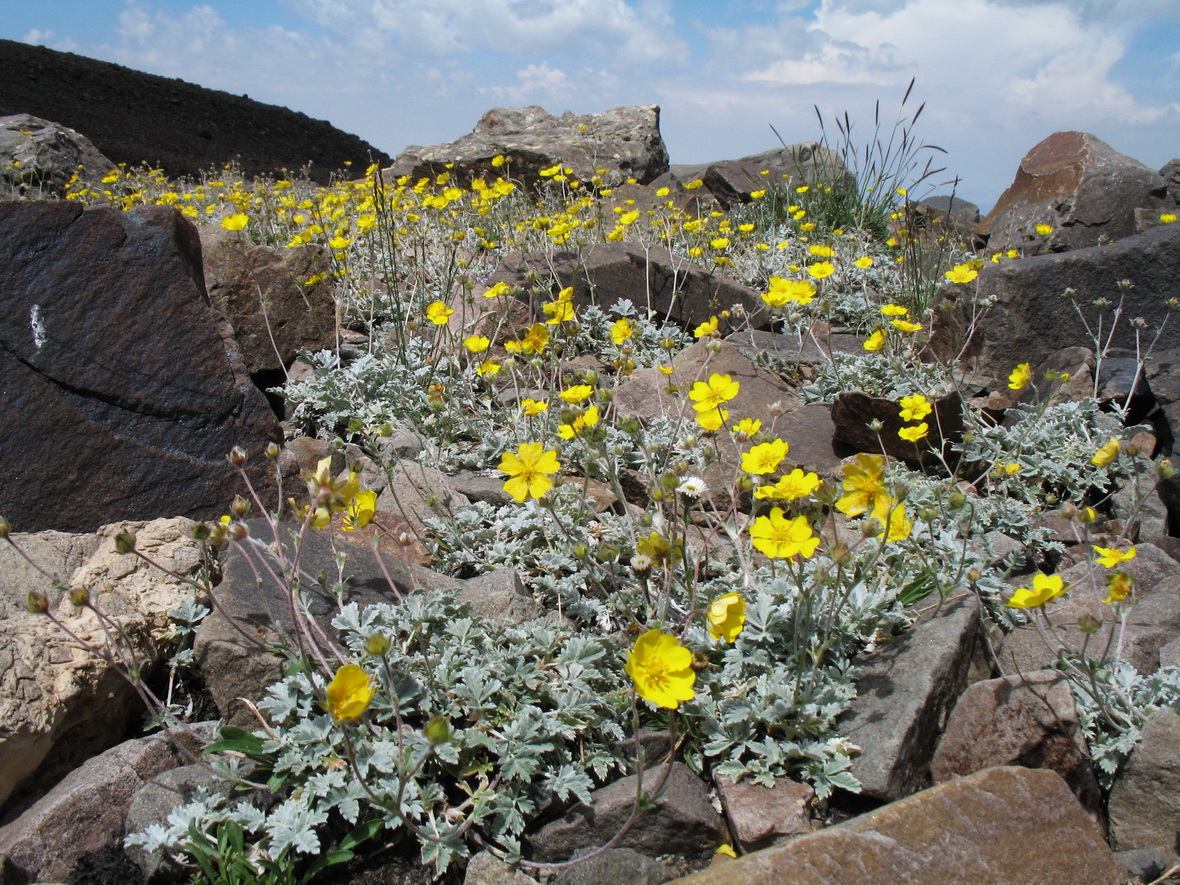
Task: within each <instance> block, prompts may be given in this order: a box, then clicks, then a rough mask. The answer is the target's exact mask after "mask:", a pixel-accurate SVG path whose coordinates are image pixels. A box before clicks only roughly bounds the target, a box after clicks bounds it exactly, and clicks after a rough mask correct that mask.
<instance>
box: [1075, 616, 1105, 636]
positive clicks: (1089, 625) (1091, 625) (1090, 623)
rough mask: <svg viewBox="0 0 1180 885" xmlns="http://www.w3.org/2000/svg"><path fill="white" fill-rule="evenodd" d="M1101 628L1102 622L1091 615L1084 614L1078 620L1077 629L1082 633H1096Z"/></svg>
mask: <svg viewBox="0 0 1180 885" xmlns="http://www.w3.org/2000/svg"><path fill="white" fill-rule="evenodd" d="M1101 627H1102V621H1100V620H1098V618H1096V617H1094V616H1093V615H1091V614H1085V615H1082V616H1081V617H1080V618H1078V629H1079V630H1081V631H1082V632H1083V633H1086V634H1090V633H1097V632H1098V630H1099V629H1100V628H1101Z"/></svg>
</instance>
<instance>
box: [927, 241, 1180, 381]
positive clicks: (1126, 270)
mask: <svg viewBox="0 0 1180 885" xmlns="http://www.w3.org/2000/svg"><path fill="white" fill-rule="evenodd" d="M1178 277H1180V224H1168V225H1163V226H1162V227H1158V228H1154V229H1152V230H1149V231H1146V232H1144V233H1142V234H1138V235H1136V236H1128V237H1125V238H1123V239H1121V240H1119V241H1118V242H1116V243H1112V244H1110V245H1107V246H1091V247H1089V248H1085V249H1077V250H1075V251H1072V252H1066V253H1064V254H1053V255H1038V256H1036V257H1033V258H1024V259H1022V260H1020V261H1008V262H1004V263H1001V264H998V265H996V264H990V263H989V264H987V265H986V266H985V267H984V268H983V269H982V270H981V271H980V272H979V276H978V278H977V279H976V280H975V283H976V284H978V299H979V300H980V301H986V300H991V299H993V298H994V299H995V303H994V304H992V306H991V307H990V308H989V309H988V310H987V311H986V312H985V313H984V314H983V315H982V316H981V317H980V318H979V324H978V327H977V328H976V330H975V333H974V335H973V336H972V337H971V340H970V342H969V343H968V346H967V349H966V351H965V352H964V354H963V356H964V359H965V360H966V362H967V364H968V365H969V367H970V368H972V369H974V370H975V371H978V372H981V373H987V374H991V375H993V376H995V377H998V378H1007V377H1008V373H1009V372H1011V371H1012V367H1013V366H1015V365H1016V364H1017V363H1031V364H1032V365H1034V366H1035V365H1038V364H1039V363H1041V362H1042V361H1043V360H1045V359H1046V358H1047V357H1049V356H1050V355H1051V354H1052V353H1053V352H1055V351H1057V350H1060V349H1061V348H1063V347H1072V346H1080V347H1092V346H1093V345H1094V342H1093V340H1092V339H1091V337H1090V334H1089V333H1088V332H1087V331H1086V327H1085V325H1084V324H1083V323H1082V321H1081V319H1080V318H1079V317H1078V314H1077V311H1076V310H1075V309H1074V303H1075V302H1076V304H1077V305H1078V306H1079V307H1080V308H1081V310H1082V312H1083V313H1084V314H1085V315H1086V317H1087V318H1088V319H1089V320H1090V322H1091V325H1092V326H1096V321H1097V318H1098V316H1099V308H1098V307H1095V306H1094V304H1093V302H1094V301H1095V300H1097V299H1103V298H1104V299H1106V300H1107V301H1108V302H1109V303H1110V304H1111V307H1108V308H1105V309H1103V311H1102V315H1103V317H1104V319H1105V320H1106V322H1105V324H1104V325H1103V329H1109V328H1110V322H1109V321H1110V313H1111V311H1112V310H1113V308H1114V306H1117V305H1118V304H1119V301H1120V299H1123V298H1125V301H1124V302H1123V314H1122V315H1123V318H1124V319H1123V320H1122V321H1121V322H1120V323H1119V324H1118V325H1117V326H1116V327H1115V329H1114V333H1113V335H1112V336H1111V340H1110V344H1111V345H1113V346H1115V347H1122V348H1128V349H1132V350H1133V348H1134V347H1135V334H1136V331H1137V330H1136V329H1135V327H1134V326H1133V325H1132V324H1131V323H1130V322H1128V318H1132V317H1143V319H1144V320H1145V322H1146V324H1147V328H1148V329H1152V330H1158V329H1161V327H1162V329H1163V332H1162V334H1161V336H1160V339H1159V342H1158V343H1157V345H1156V346H1157V347H1158V348H1159V350H1160V351H1164V350H1168V349H1171V348H1176V347H1178V346H1180V324H1176V323H1173V322H1170V321H1169V322H1168V323H1167V325H1166V326H1164V318H1165V316H1166V315H1167V313H1168V307H1167V305H1166V303H1165V302H1167V301H1168V299H1170V298H1172V297H1173V296H1174V295H1175V280H1176V279H1177V278H1178ZM1123 280H1129V281H1130V282H1131V288H1129V289H1124V288H1123V287H1121V286H1120V285H1119V283H1120V282H1121V281H1123ZM1066 289H1072V290H1073V292H1074V295H1073V296H1072V297H1071V298H1063V297H1062V294H1063V293H1064V292H1065V291H1066ZM940 293H941V294H940V297H942V298H943V299H944V300H946V301H950V302H952V303H957V304H958V307H957V308H956V309H953V310H949V311H945V312H944V311H941V310H940V311H936V312H935V323H934V337H933V339H932V341H931V347H932V349H933V350H934V351H935V352H936V353H938V354H940V355H942V356H945V357H948V358H953V357H954V356H955V355H956V354H957V353H959V350H960V348H961V347H962V345H963V330H964V329H966V328H967V324H968V322H969V321H970V316H971V306H970V305H969V304H968V303H967V296H966V295H965V294H964V293H963V292H961V291H957V290H955V289H954V287H952V286H947V287H944V288H943V289H942V290H940Z"/></svg>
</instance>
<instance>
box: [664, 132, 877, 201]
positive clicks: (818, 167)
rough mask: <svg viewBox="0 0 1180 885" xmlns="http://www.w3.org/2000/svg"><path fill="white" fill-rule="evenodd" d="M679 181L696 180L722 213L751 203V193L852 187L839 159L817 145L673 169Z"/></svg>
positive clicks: (776, 149) (788, 148)
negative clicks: (807, 186)
mask: <svg viewBox="0 0 1180 885" xmlns="http://www.w3.org/2000/svg"><path fill="white" fill-rule="evenodd" d="M673 172H674V173H675V174H676V175H677V177H678V178H680V180H682V181H689V180H691V179H692V178H699V179H701V180H702V181H703V182H704V183H705V187H707V188H708V189H709V191H710V192H711V193H712V194H713V196H714V197H716V198H717V202H718V203H720V204H721V207H722V208H723V209H726V210H728V209H732V208H733V207H735V206H739V205H741V204H742V203H748V202H750V200H751V199H753V198H752V197H751V196H750V194H751V193H752V192H754V191H759V190H767V189H768V188H782V189H784V190H785V189H793V188H795V187H797V186H799V185H802V184H826V185H831V186H837V185H840V184H844V185H847V184H849V183H852V184H855V182H854V181H853V180H852V177H851V176H850V175H849V173H848V169H847V167H845V165H844V163H843V161H841V159H840V157H839V155H838V154H837V153H836V152H835V151H833V150H831V149H830V148H827V147H825V146H824V145H822V144H819V143H817V142H805V143H802V144H793V145H789V146H788V147H781V148H775V149H774V150H769V151H765V152H763V153H761V154H754V155H752V156H749V157H742V158H741V159H740V160H723V161H721V162H718V163H709V164H707V165H706V166H704V167H703V168H702V167H673Z"/></svg>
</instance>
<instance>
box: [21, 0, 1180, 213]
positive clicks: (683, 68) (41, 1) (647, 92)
mask: <svg viewBox="0 0 1180 885" xmlns="http://www.w3.org/2000/svg"><path fill="white" fill-rule="evenodd" d="M4 6H5V7H6V8H5V10H4V15H3V16H2V17H0V38H5V39H11V40H20V41H25V42H29V43H37V44H41V45H45V46H49V47H51V48H54V49H60V50H66V51H70V52H76V53H80V54H82V55H88V56H91V57H94V58H99V59H103V60H106V61H112V62H117V63H119V64H122V65H126V66H128V67H132V68H136V69H138V70H142V71H148V72H150V73H154V74H162V75H165V76H169V77H180V78H182V79H185V80H188V81H191V82H194V83H199V84H200V85H202V86H207V87H210V88H214V89H221V90H225V91H227V92H231V93H235V94H239V95H240V94H247V95H249V96H250V97H251V98H254V99H257V100H259V101H264V102H268V103H271V104H278V105H285V106H287V107H290V108H292V109H295V110H298V111H302V112H304V113H306V114H308V115H309V116H312V117H317V118H320V119H325V120H328V121H330V122H331V123H333V124H334V125H336V126H337V127H339V128H341V129H344V130H345V131H348V132H352V133H354V134H356V135H359V136H360V137H362V138H364V139H366V140H367V141H369V142H371V143H372V144H374V145H375V146H377V147H379V148H381V149H382V150H384V151H386V152H387V153H390V154H396V153H398V152H399V151H401V150H402V148H404V147H405V146H406V145H407V144H433V143H438V142H442V141H450V140H453V139H455V138H458V137H459V136H461V135H464V134H466V133H467V132H469V131H470V130H471V128H472V126H473V125H474V124H475V122H476V120H477V119H478V118H479V117H480V116H481V115H482V114H483V112H484V111H486V110H488V109H489V108H491V107H495V106H497V105H527V104H538V105H541V106H543V107H544V108H546V109H547V110H549V111H550V112H552V113H560V112H561V111H563V110H572V111H575V112H577V113H594V112H598V111H602V110H605V109H607V108H610V107H615V106H618V105H635V104H658V105H660V106H661V108H662V117H661V129H662V131H663V134H664V139H665V141H666V142H667V144H668V149H669V152H670V154H671V156H672V162H673V163H699V162H706V161H709V160H716V159H724V158H734V157H740V156H744V155H747V154H751V153H757V152H759V151H763V150H768V149H770V148H773V147H776V146H777V144H778V142H777V139H776V137H775V135H774V132H772V131H771V128H770V127H771V126H773V127H774V128H775V129H777V130H778V132H779V133H780V134H781V135H782V137H783V138H784V139H785V140H786V141H787V142H788V143H792V142H798V141H810V140H814V139H816V138H817V137H818V136H819V126H818V123H817V120H816V114H815V110H814V109H813V106H815V105H818V107H819V109H820V110H821V111H822V112H823V114H824V116H825V118H826V119H827V120H828V123H829V132H830V134H831V135H833V136H835V135H836V133H835V129H834V127H832V126H831V121H832V119H833V118H834V117H835V116H836V115H837V114H839V115H840V116H841V117H842V116H843V114H844V113H845V112H847V113H848V115H849V119H850V120H851V121H852V124H853V132H852V134H853V141H854V142H856V143H857V144H864V143H866V142H868V141H870V140H871V139H872V138H873V136H874V119H873V108H874V103H875V102H877V101H878V100H879V102H880V108H881V123H882V135H883V136H884V137H885V138H887V137H888V135H889V134H890V130H891V129H892V124H893V123H894V122H895V121H896V120H897V119H899V116H900V115H901V114H902V112H903V110H904V111H905V112H912V111H915V110H917V108H918V106H919V105H920V104H922V103H923V102H924V103H925V110H924V112H923V113H922V116H921V118H920V119H919V121H918V125H917V127H916V130H915V133H914V134H915V136H916V138H917V139H918V140H919V141H924V142H926V143H929V144H932V145H937V146H939V147H941V148H944V149H945V150H946V151H947V154H946V155H945V156H938V155H935V159H936V160H938V161H939V162H938V165H945V166H946V167H947V172H946V173H943V174H942V175H940V176H939V177H938V179H937V180H938V181H943V180H949V179H950V178H952V177H953V176H955V175H957V176H958V177H959V179H960V182H961V183H960V185H959V188H958V192H959V194H960V195H961V196H963V197H965V198H966V199H968V200H972V201H974V202H977V203H979V204H980V206H981V207H982V208H983V209H984V210H985V211H986V210H987V209H988V208H989V207H990V206H991V204H992V203H994V202H995V199H996V197H997V196H998V195H999V194H1000V192H1001V191H1002V190H1003V189H1004V188H1005V187H1006V186H1007V185H1008V184H1009V183H1010V182H1011V180H1012V176H1013V174H1014V173H1015V171H1016V167H1017V164H1018V163H1019V161H1020V158H1021V157H1022V156H1023V155H1024V154H1025V153H1027V152H1028V150H1029V149H1030V148H1032V147H1033V145H1035V144H1036V143H1037V142H1038V141H1040V140H1041V139H1042V138H1044V137H1045V136H1047V135H1049V134H1050V133H1052V132H1054V131H1057V130H1063V129H1079V130H1082V131H1086V132H1091V133H1094V134H1095V135H1097V136H1098V137H1099V138H1101V139H1103V140H1104V141H1106V142H1107V143H1108V144H1110V145H1111V146H1112V147H1114V148H1115V149H1116V150H1119V151H1122V152H1123V153H1125V154H1129V155H1130V156H1132V157H1135V158H1136V159H1138V160H1140V161H1141V162H1143V163H1145V164H1147V165H1148V166H1150V167H1151V168H1153V169H1158V168H1159V167H1160V166H1162V165H1163V164H1164V163H1165V162H1167V161H1168V160H1169V159H1171V158H1172V157H1175V156H1180V2H1178V0H819V2H814V0H778V2H772V0H730V2H720V0H207V2H204V3H195V2H192V0H37V2H26V3H17V2H13V0H8V2H5V3H4ZM911 78H916V81H917V82H916V85H915V86H914V89H913V92H912V94H911V96H910V101H909V103H908V104H907V106H906V108H905V109H902V108H901V107H900V102H901V98H902V96H903V94H904V92H905V89H906V86H907V84H908V83H909V82H910V80H911ZM938 190H939V192H944V193H945V192H948V191H949V187H942V188H939V189H938Z"/></svg>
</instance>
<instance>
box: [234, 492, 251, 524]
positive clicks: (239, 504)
mask: <svg viewBox="0 0 1180 885" xmlns="http://www.w3.org/2000/svg"><path fill="white" fill-rule="evenodd" d="M229 512H230V513H232V514H233V515H234V516H236V517H237V518H238V519H245V518H246V514H247V513H249V512H250V502H249V501H248V500H246V499H245V498H243V497H242V496H241V495H235V496H234V500H233V503H232V504H230V505H229Z"/></svg>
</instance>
